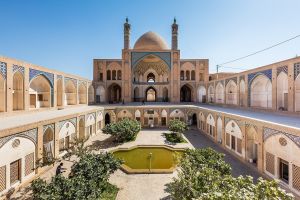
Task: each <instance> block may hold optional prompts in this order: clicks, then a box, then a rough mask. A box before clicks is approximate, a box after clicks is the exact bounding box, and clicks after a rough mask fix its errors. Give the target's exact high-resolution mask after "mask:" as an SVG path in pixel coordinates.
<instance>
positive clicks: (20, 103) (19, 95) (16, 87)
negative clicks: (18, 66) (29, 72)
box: [13, 71, 24, 110]
mask: <svg viewBox="0 0 300 200" xmlns="http://www.w3.org/2000/svg"><path fill="white" fill-rule="evenodd" d="M13 110H24V78H23V74H22V73H21V72H19V71H17V72H16V73H15V74H14V77H13Z"/></svg>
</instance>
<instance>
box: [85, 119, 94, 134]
mask: <svg viewBox="0 0 300 200" xmlns="http://www.w3.org/2000/svg"><path fill="white" fill-rule="evenodd" d="M85 128H86V130H85V135H86V136H88V137H90V136H93V135H94V134H96V119H95V115H93V114H89V115H87V116H86V121H85Z"/></svg>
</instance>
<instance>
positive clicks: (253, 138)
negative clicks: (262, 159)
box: [247, 126, 259, 163]
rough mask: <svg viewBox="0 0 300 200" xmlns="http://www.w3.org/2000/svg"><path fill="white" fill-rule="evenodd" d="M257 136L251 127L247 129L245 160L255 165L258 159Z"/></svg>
mask: <svg viewBox="0 0 300 200" xmlns="http://www.w3.org/2000/svg"><path fill="white" fill-rule="evenodd" d="M258 141H259V138H258V134H257V132H256V130H255V128H254V127H253V126H251V127H249V128H248V129H247V158H248V159H249V161H250V162H251V163H252V162H253V163H256V161H257V157H258Z"/></svg>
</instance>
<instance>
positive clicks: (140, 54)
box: [131, 52, 171, 69]
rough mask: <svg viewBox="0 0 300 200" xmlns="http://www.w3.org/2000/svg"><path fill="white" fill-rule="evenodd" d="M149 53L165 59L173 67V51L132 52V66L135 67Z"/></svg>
mask: <svg viewBox="0 0 300 200" xmlns="http://www.w3.org/2000/svg"><path fill="white" fill-rule="evenodd" d="M148 55H155V56H157V57H159V58H161V59H162V60H163V61H165V62H166V63H167V65H168V67H169V68H170V69H171V53H170V52H132V53H131V68H135V66H136V65H137V63H138V62H139V61H140V60H142V59H143V58H144V57H146V56H148Z"/></svg>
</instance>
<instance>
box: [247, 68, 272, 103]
mask: <svg viewBox="0 0 300 200" xmlns="http://www.w3.org/2000/svg"><path fill="white" fill-rule="evenodd" d="M259 75H265V76H266V77H267V78H268V79H270V81H271V82H272V69H267V70H264V71H259V72H254V73H250V74H248V106H249V107H250V105H251V83H252V81H253V80H254V79H255V78H256V77H257V76H259Z"/></svg>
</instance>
